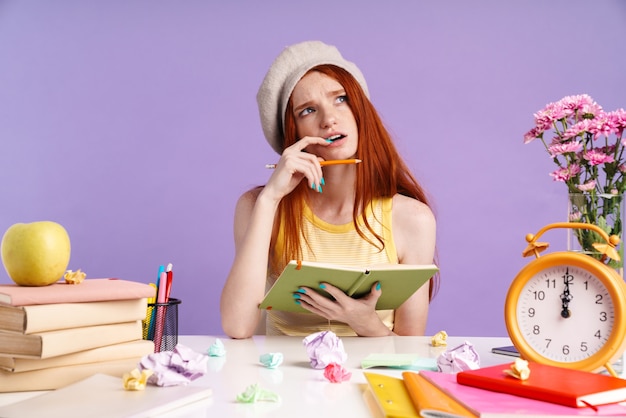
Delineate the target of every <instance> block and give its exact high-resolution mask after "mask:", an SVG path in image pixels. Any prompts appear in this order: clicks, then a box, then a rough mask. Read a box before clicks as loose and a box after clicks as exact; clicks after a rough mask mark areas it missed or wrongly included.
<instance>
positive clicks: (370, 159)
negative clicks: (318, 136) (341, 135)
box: [270, 64, 439, 299]
mask: <svg viewBox="0 0 626 418" xmlns="http://www.w3.org/2000/svg"><path fill="white" fill-rule="evenodd" d="M309 71H318V72H320V73H322V74H325V75H327V76H329V77H332V78H334V79H335V80H337V81H338V82H339V83H340V84H341V85H342V86H343V88H344V89H345V91H346V96H347V98H348V105H349V106H350V109H351V110H352V113H353V115H354V118H355V120H356V124H357V128H358V133H359V144H358V149H357V154H356V157H355V158H358V159H360V160H362V161H363V162H362V163H360V164H359V169H358V170H357V175H356V183H355V197H354V199H355V200H354V209H353V211H352V220H353V223H354V226H355V228H356V231H357V233H358V234H359V235H360V236H361V237H363V239H366V240H368V238H367V237H366V236H365V234H364V233H363V231H362V230H361V227H360V226H359V223H358V222H357V220H358V218H359V215H360V214H361V213H363V211H364V210H365V208H366V207H367V205H370V204H371V202H372V201H373V200H374V199H377V198H384V197H393V196H394V195H396V194H398V193H399V194H402V195H405V196H409V197H412V198H414V199H417V200H418V201H420V202H423V203H425V204H426V205H429V203H428V198H427V196H426V193H425V191H424V189H423V188H422V187H421V186H420V184H419V183H418V182H417V180H416V179H415V177H414V176H413V174H412V173H411V171H410V170H409V168H408V167H407V165H406V163H405V162H404V160H403V159H402V157H401V156H400V154H399V153H398V151H397V149H396V147H395V145H394V144H393V141H392V139H391V136H390V135H389V132H387V129H385V127H384V125H383V123H382V120H381V119H380V116H379V115H378V112H377V111H376V109H375V108H374V106H373V105H372V103H371V102H370V100H369V99H368V98H367V96H366V95H365V93H364V92H363V89H362V88H361V86H360V85H359V83H358V82H357V81H356V80H355V79H354V77H352V75H351V74H350V73H349V72H347V71H346V70H344V69H343V68H340V67H337V66H334V65H330V64H324V65H319V66H317V67H314V68H312V69H311V70H309ZM298 139H299V137H298V133H297V130H296V122H295V118H294V116H293V105H292V101H291V99H289V102H288V103H287V109H286V111H285V124H284V134H283V149H285V148H287V147H289V146H291V145H293V144H294V143H295V142H296V141H297V140H298ZM305 183H306V182H302V183H300V185H299V186H298V187H296V189H295V190H294V191H293V192H291V193H290V194H289V195H287V196H285V197H284V198H283V199H282V200H281V202H280V204H279V206H278V212H277V216H276V218H275V219H276V220H275V222H274V230H273V234H272V247H271V251H270V268H271V270H272V271H274V272H279V271H281V270H282V268H283V267H284V266H285V265H286V264H287V263H288V262H289V260H297V259H300V258H301V254H300V252H301V251H300V246H301V244H302V242H304V244H305V245H308V243H307V242H306V237H305V236H303V234H302V222H303V221H302V217H301V216H292V214H294V213H296V214H297V213H302V212H303V208H304V202H306V199H308V188H307V185H306V184H305ZM429 206H430V205H429ZM281 221H282V225H283V231H284V235H285V236H284V243H285V248H284V252H282V253H281V254H278V253H277V251H274V247H273V243H275V242H276V236H277V234H278V224H279V222H281ZM364 221H365V222H364V226H365V227H366V228H367V229H368V230H369V231H370V232H371V233H372V234H373V235H374V236H375V237H376V239H377V242H371V240H370V243H371V244H372V245H374V246H376V247H378V248H379V250H381V251H382V250H383V249H384V247H385V243H384V241H383V238H382V237H381V236H379V235H378V234H376V233H375V232H374V231H373V229H372V227H371V226H370V225H369V223H368V222H367V220H366V219H364ZM438 287H439V277H438V276H436V277H435V278H434V279H433V280H431V283H430V297H431V299H432V297H433V296H434V295H435V294H436V292H437V289H438Z"/></svg>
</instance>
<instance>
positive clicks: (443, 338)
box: [430, 331, 448, 347]
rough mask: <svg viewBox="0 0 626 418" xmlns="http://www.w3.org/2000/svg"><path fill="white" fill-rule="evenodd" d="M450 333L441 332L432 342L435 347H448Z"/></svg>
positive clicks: (434, 336)
mask: <svg viewBox="0 0 626 418" xmlns="http://www.w3.org/2000/svg"><path fill="white" fill-rule="evenodd" d="M447 340H448V333H447V332H445V331H439V332H438V333H436V334H435V335H433V337H432V338H431V340H430V343H431V344H432V346H433V347H442V346H447V345H448V341H447Z"/></svg>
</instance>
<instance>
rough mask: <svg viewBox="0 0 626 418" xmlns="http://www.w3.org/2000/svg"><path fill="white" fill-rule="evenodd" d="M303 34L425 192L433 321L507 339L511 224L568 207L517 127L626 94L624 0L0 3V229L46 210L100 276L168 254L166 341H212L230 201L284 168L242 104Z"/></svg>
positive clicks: (225, 263) (617, 101)
mask: <svg viewBox="0 0 626 418" xmlns="http://www.w3.org/2000/svg"><path fill="white" fill-rule="evenodd" d="M309 39H319V40H322V41H325V42H327V43H331V44H335V45H337V46H338V47H339V49H340V50H341V51H342V52H343V54H344V56H345V57H347V58H348V59H350V60H352V61H355V62H356V63H357V64H358V65H359V67H360V68H361V70H362V71H363V73H364V74H365V76H366V78H367V81H368V84H369V87H370V91H371V94H372V100H373V102H374V104H375V105H376V106H377V108H378V109H379V111H380V113H381V115H382V117H383V120H384V121H385V122H386V123H387V125H388V127H389V128H390V130H391V131H392V133H393V134H394V136H395V137H396V139H397V145H398V147H399V148H400V150H401V152H402V153H403V155H404V156H405V157H406V160H407V162H408V163H409V165H410V166H411V167H412V169H413V170H414V172H415V174H416V176H417V177H418V178H419V179H420V181H421V182H422V183H423V184H424V186H425V187H426V188H427V189H428V190H429V192H430V194H431V196H432V199H433V203H434V210H435V213H436V215H437V218H438V251H439V263H440V267H441V278H442V286H441V291H440V293H439V295H438V296H437V297H436V299H435V300H434V301H433V302H432V304H431V311H430V317H429V323H428V329H427V332H428V333H429V334H433V333H435V332H437V331H439V330H446V331H447V332H448V333H449V334H451V335H460V336H472V335H476V336H504V335H506V328H505V326H504V320H503V314H502V312H503V305H504V298H505V295H506V291H507V289H508V286H509V284H510V282H511V280H512V279H513V278H514V277H515V275H516V273H517V271H519V269H520V268H521V267H522V266H524V264H525V263H527V262H528V261H529V260H527V259H523V258H522V257H521V251H522V249H523V248H524V247H525V241H524V236H525V235H526V234H527V233H529V232H532V233H534V232H536V231H537V230H539V228H541V227H542V226H544V225H545V224H547V223H550V222H556V221H563V220H565V214H566V206H567V203H566V189H565V186H564V185H563V184H560V183H554V182H552V180H551V178H550V177H549V176H548V173H549V172H550V171H552V170H554V168H555V167H554V166H553V163H552V162H551V160H550V159H549V158H548V156H547V155H546V154H545V152H544V150H543V148H542V145H541V144H540V143H533V144H530V145H523V143H522V136H523V134H524V133H525V132H526V131H528V130H529V129H530V128H531V127H532V123H533V119H532V115H533V113H534V112H536V111H537V110H539V109H541V108H543V106H544V105H545V104H547V103H548V102H552V101H556V100H558V99H560V98H561V97H563V96H566V95H572V94H581V93H588V94H590V95H591V96H592V97H593V98H594V99H596V101H598V102H599V103H600V104H601V105H602V106H603V107H604V108H605V109H607V110H614V109H615V108H619V107H625V106H626V94H625V93H626V87H625V85H626V84H625V83H624V74H625V71H626V56H625V53H624V52H625V50H624V40H626V2H624V1H622V0H599V1H589V0H552V1H545V0H533V1H515V2H511V1H499V0H492V1H468V0H456V1H451V0H448V1H408V0H407V1H388V2H382V1H363V0H353V1H334V0H320V1H316V2H304V3H303V2H291V1H269V0H266V1H247V2H244V1H233V2H226V1H212V2H210V1H154V0H151V1H112V0H111V1H104V0H103V1H63V0H60V1H45V0H40V1H0V192H1V193H0V196H1V197H0V198H1V201H0V202H1V203H0V233H1V232H3V231H5V230H6V229H7V228H8V227H9V226H10V225H12V224H14V223H17V222H32V221H37V220H54V221H57V222H59V223H61V224H62V225H64V226H65V227H66V229H67V230H68V232H69V234H70V237H71V241H72V256H71V261H70V266H69V268H71V269H74V270H76V269H78V268H81V269H83V270H84V271H86V272H87V273H88V275H89V277H92V278H94V277H111V276H112V277H120V278H124V279H129V280H136V281H142V282H146V283H147V282H150V281H154V280H155V279H156V272H157V269H158V265H159V264H167V263H168V262H172V263H173V264H174V270H175V282H174V287H173V289H174V290H173V294H172V295H173V296H175V297H177V298H180V299H182V301H183V303H182V305H181V306H180V332H181V333H183V334H219V333H222V330H221V326H220V318H219V296H220V291H221V288H222V285H223V283H224V280H225V277H226V275H227V273H228V269H229V267H230V263H231V260H232V257H233V238H232V219H233V208H234V205H235V202H236V199H237V197H238V196H239V195H240V194H241V193H242V192H243V191H245V190H247V189H248V188H250V187H252V186H255V185H258V184H262V183H264V182H265V181H266V180H267V178H268V175H269V172H268V171H267V170H266V169H265V168H264V165H265V164H266V163H271V162H274V161H275V160H276V158H277V156H276V155H275V154H274V152H273V151H272V150H271V149H270V147H269V146H268V145H267V144H266V143H265V140H264V138H263V135H262V132H261V128H260V124H259V119H258V114H257V108H256V102H255V94H256V91H257V88H258V85H259V84H260V82H261V80H262V78H263V76H264V75H265V72H266V70H267V68H268V67H269V65H270V63H271V61H272V60H273V59H274V57H275V56H276V55H277V54H278V53H279V52H280V51H281V49H282V48H283V47H284V46H286V45H289V44H292V43H295V42H300V41H303V40H309ZM545 240H547V241H550V242H552V243H553V245H552V249H564V248H565V244H566V234H565V232H564V231H562V230H561V231H555V232H554V233H549V234H547V235H546V236H545ZM10 282H11V281H10V279H9V278H8V276H7V274H6V272H5V271H4V270H3V269H2V271H0V283H10Z"/></svg>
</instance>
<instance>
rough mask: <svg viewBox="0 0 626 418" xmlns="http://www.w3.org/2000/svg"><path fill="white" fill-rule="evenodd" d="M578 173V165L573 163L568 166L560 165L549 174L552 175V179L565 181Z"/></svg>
mask: <svg viewBox="0 0 626 418" xmlns="http://www.w3.org/2000/svg"><path fill="white" fill-rule="evenodd" d="M578 174H580V166H579V165H578V164H575V163H574V164H572V165H570V166H569V167H562V168H559V169H558V170H556V171H553V172H552V173H550V175H551V176H552V177H554V181H567V180H569V179H571V178H572V177H576V176H577V175H578Z"/></svg>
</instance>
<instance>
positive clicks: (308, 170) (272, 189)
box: [263, 136, 329, 201]
mask: <svg viewBox="0 0 626 418" xmlns="http://www.w3.org/2000/svg"><path fill="white" fill-rule="evenodd" d="M313 144H315V145H328V144H329V142H327V141H326V140H325V139H324V138H320V137H311V136H305V137H303V138H302V139H300V140H299V141H298V142H296V143H295V144H293V145H291V146H290V147H288V148H286V149H285V150H284V151H283V154H282V155H281V157H280V159H279V160H278V163H277V164H276V168H275V169H274V172H273V173H272V175H271V176H270V178H269V180H268V181H267V184H266V185H265V188H264V190H263V194H264V195H266V196H271V198H272V199H274V200H275V201H280V200H281V199H282V198H283V197H285V196H286V195H288V194H289V193H291V192H292V191H293V190H294V189H295V188H296V186H298V184H300V182H301V181H302V180H303V179H306V181H307V183H308V185H309V187H311V188H312V189H314V190H317V191H321V190H322V189H321V186H322V176H323V174H322V167H321V165H320V163H319V159H318V157H317V156H316V155H315V154H311V153H308V152H306V151H305V149H306V148H307V147H308V146H309V145H313Z"/></svg>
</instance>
